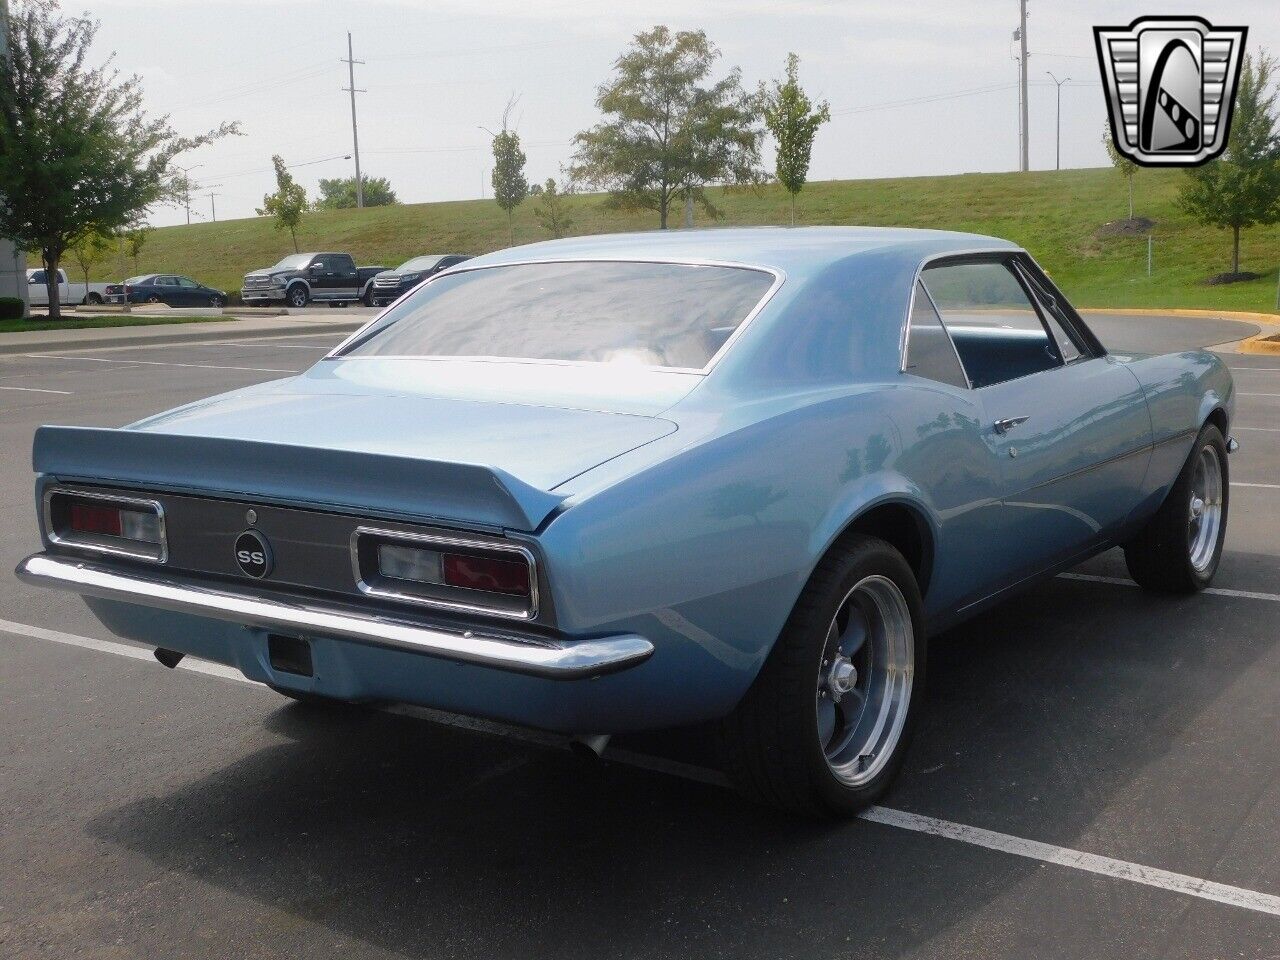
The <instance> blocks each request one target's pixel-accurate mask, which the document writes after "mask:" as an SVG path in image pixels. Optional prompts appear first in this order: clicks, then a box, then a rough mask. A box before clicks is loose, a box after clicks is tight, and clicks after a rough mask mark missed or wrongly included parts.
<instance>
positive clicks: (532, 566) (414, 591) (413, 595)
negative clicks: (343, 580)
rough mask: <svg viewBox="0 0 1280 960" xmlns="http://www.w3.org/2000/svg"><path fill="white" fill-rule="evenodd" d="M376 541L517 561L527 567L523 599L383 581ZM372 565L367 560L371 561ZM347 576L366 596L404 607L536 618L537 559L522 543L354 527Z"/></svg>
mask: <svg viewBox="0 0 1280 960" xmlns="http://www.w3.org/2000/svg"><path fill="white" fill-rule="evenodd" d="M379 543H393V544H403V545H406V546H415V545H416V546H421V547H433V548H437V549H439V550H440V552H442V553H463V554H474V555H476V556H479V557H486V556H488V557H492V558H494V559H502V560H511V559H517V558H518V559H521V560H523V561H524V562H525V564H526V565H527V566H528V568H529V595H528V596H527V597H524V596H518V595H514V594H501V593H496V592H495V593H489V592H488V591H483V590H471V589H467V588H465V587H455V586H450V585H448V584H439V585H430V584H426V583H425V582H424V583H422V584H420V585H419V586H416V587H415V585H414V584H415V581H409V580H399V579H395V580H393V579H391V578H388V577H383V576H382V574H381V573H380V572H379V571H378V569H377V566H376V550H377V545H378V544H379ZM371 561H373V562H371ZM351 572H352V575H353V576H354V578H355V583H356V588H357V589H358V590H359V591H360V592H361V593H363V594H365V595H367V596H370V597H378V598H380V599H383V600H391V601H395V602H397V603H410V604H415V605H418V606H423V607H432V608H435V609H438V610H452V611H454V612H457V613H476V614H483V615H484V616H490V617H501V618H503V619H507V620H535V619H537V616H538V560H537V557H536V556H535V555H534V553H533V551H532V550H530V549H529V548H528V547H525V546H523V545H522V544H518V543H512V542H510V541H502V540H496V539H495V540H478V539H473V538H468V537H456V536H449V535H446V534H438V533H419V532H412V531H406V530H389V529H386V528H384V527H373V526H359V527H357V528H356V529H355V530H354V531H353V532H352V534H351Z"/></svg>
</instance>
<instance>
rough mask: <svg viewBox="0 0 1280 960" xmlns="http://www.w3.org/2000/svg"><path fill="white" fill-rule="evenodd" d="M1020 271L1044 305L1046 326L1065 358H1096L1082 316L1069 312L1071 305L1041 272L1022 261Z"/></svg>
mask: <svg viewBox="0 0 1280 960" xmlns="http://www.w3.org/2000/svg"><path fill="white" fill-rule="evenodd" d="M1018 272H1019V273H1020V274H1021V275H1022V277H1023V279H1024V280H1025V281H1026V282H1027V286H1029V287H1030V288H1031V290H1032V292H1033V293H1034V294H1035V298H1036V302H1037V303H1039V304H1040V308H1041V313H1042V314H1043V315H1044V322H1045V325H1046V326H1048V328H1049V332H1050V333H1051V334H1052V335H1053V339H1054V342H1055V343H1057V345H1058V352H1059V353H1060V354H1061V355H1062V359H1063V361H1064V362H1066V363H1072V362H1074V361H1076V360H1079V359H1081V358H1083V357H1092V356H1093V355H1094V350H1093V347H1092V346H1091V345H1090V344H1089V342H1088V341H1087V340H1086V339H1085V338H1084V336H1083V335H1082V334H1081V333H1080V331H1079V328H1078V326H1077V324H1078V323H1079V322H1080V318H1079V317H1078V316H1076V317H1074V318H1073V316H1072V315H1071V314H1069V313H1068V312H1067V311H1068V309H1069V308H1067V307H1065V306H1064V305H1063V303H1062V302H1061V300H1060V299H1059V297H1058V296H1056V295H1055V294H1054V293H1053V292H1052V291H1050V289H1049V286H1050V285H1049V284H1047V282H1046V281H1044V280H1043V279H1042V278H1041V277H1040V276H1039V275H1038V271H1037V270H1035V269H1031V268H1029V266H1028V265H1027V264H1025V263H1022V262H1021V261H1019V263H1018Z"/></svg>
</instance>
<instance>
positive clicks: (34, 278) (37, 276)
mask: <svg viewBox="0 0 1280 960" xmlns="http://www.w3.org/2000/svg"><path fill="white" fill-rule="evenodd" d="M44 282H45V280H44V271H43V270H37V271H36V272H35V273H33V274H31V279H30V280H28V281H27V283H39V284H43V283H44Z"/></svg>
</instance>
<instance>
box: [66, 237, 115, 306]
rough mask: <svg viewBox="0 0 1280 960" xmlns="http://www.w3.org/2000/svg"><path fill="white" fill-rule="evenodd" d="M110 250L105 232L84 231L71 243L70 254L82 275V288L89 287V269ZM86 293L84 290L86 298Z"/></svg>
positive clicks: (100, 260) (108, 239)
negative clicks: (83, 233) (82, 234)
mask: <svg viewBox="0 0 1280 960" xmlns="http://www.w3.org/2000/svg"><path fill="white" fill-rule="evenodd" d="M110 250H111V238H110V237H108V236H106V235H105V234H101V233H97V232H93V233H86V234H85V235H84V236H82V237H80V238H78V239H77V240H76V242H75V243H73V244H72V245H71V256H72V258H73V259H74V260H75V262H76V266H78V267H79V268H80V272H81V273H82V274H83V275H84V288H85V290H86V291H88V289H89V271H90V270H92V269H93V268H94V267H95V266H97V265H98V264H99V263H101V262H102V261H103V260H104V259H106V256H107V254H108V253H109V252H110ZM87 298H88V294H87V292H86V299H87Z"/></svg>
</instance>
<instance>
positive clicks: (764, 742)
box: [721, 535, 926, 817]
mask: <svg viewBox="0 0 1280 960" xmlns="http://www.w3.org/2000/svg"><path fill="white" fill-rule="evenodd" d="M886 581H887V582H888V584H891V585H892V587H893V588H895V590H896V593H897V595H898V597H899V598H900V599H901V601H902V604H901V607H900V608H899V609H900V612H901V616H900V617H898V618H897V620H896V622H897V623H899V624H900V625H904V627H903V629H904V630H905V631H906V633H907V645H908V647H909V648H910V649H911V651H912V654H911V662H910V663H909V664H908V669H906V670H903V671H901V672H900V673H899V674H897V676H898V677H899V678H900V679H899V682H900V683H905V690H906V695H905V698H904V699H903V701H902V706H901V708H900V709H899V711H898V713H895V714H894V716H895V717H898V718H899V719H898V722H896V723H884V724H883V726H884V728H886V729H888V728H890V727H892V728H894V729H896V730H897V731H898V733H897V734H896V740H895V741H892V742H886V744H885V745H884V749H883V751H882V752H880V753H877V754H874V755H873V754H870V753H868V754H865V755H862V756H859V757H858V759H857V761H856V766H855V767H854V769H853V770H851V771H848V770H847V771H846V774H848V775H849V779H853V780H858V778H860V777H862V776H863V772H862V771H863V766H862V765H863V762H864V761H865V760H866V759H867V758H872V757H873V759H872V761H871V764H872V768H873V770H874V772H873V773H871V775H870V776H869V778H867V779H864V780H860V781H859V782H856V783H851V782H848V781H847V779H846V777H845V776H842V775H841V774H839V773H837V772H836V770H835V769H834V761H829V760H828V756H827V746H824V743H823V742H822V740H821V735H820V732H819V722H820V715H821V711H822V710H823V709H824V708H827V707H825V706H824V705H820V701H821V700H822V699H824V698H828V699H829V698H831V697H832V696H834V694H833V693H828V692H826V690H828V689H829V688H827V687H824V682H823V681H824V680H825V679H827V678H828V677H829V676H830V674H831V670H830V667H829V664H830V663H831V660H830V659H824V658H825V657H827V655H828V653H829V652H830V650H831V646H830V643H831V635H830V634H829V631H830V629H831V628H832V627H833V626H836V625H837V624H838V615H839V614H842V613H843V612H844V611H845V610H846V605H847V604H848V603H850V602H851V599H852V598H853V597H854V596H855V595H856V594H858V592H859V590H861V589H862V588H863V585H864V584H868V583H875V584H876V585H877V587H878V588H879V589H885V590H888V588H887V586H886V585H885V582H886ZM835 639H836V641H837V642H838V641H839V637H838V636H837V637H836V638H835ZM877 646H878V641H874V642H873V641H866V642H864V643H863V648H864V649H866V648H876V647H877ZM925 653H926V641H925V633H924V626H923V614H922V607H921V600H920V589H919V587H918V585H917V583H916V578H915V575H914V574H913V573H912V571H911V567H910V566H909V565H908V564H907V562H906V560H905V559H903V556H902V554H900V553H899V552H898V551H897V550H895V549H894V548H893V547H892V546H890V545H889V544H888V543H886V542H884V541H883V540H879V539H877V538H875V537H867V536H861V535H853V536H849V537H847V538H846V539H845V540H844V541H843V542H841V543H840V544H838V545H837V546H836V547H834V548H833V549H832V550H831V551H830V552H829V553H828V554H827V556H826V557H824V558H823V560H822V561H821V563H819V564H818V567H817V569H816V570H815V571H814V572H813V575H812V577H810V579H809V583H808V584H807V585H806V586H805V588H804V591H803V592H802V593H801V595H800V599H799V600H797V601H796V605H795V608H794V609H793V610H792V612H791V616H790V617H789V618H788V620H787V623H786V626H785V627H784V628H783V630H782V633H781V635H780V636H779V637H778V641H777V643H776V644H775V645H774V648H773V651H772V652H771V653H770V654H769V658H768V660H766V661H765V665H764V667H763V668H762V669H761V671H760V675H759V676H758V677H757V678H756V680H755V683H754V684H752V686H751V689H750V690H749V691H748V692H747V695H746V696H745V697H744V698H743V700H742V702H741V703H740V704H739V705H738V707H737V709H736V710H735V711H734V712H733V714H731V715H730V716H729V717H728V718H727V719H725V720H724V721H723V722H722V723H721V743H722V746H723V761H724V766H725V772H726V773H727V774H728V775H729V778H730V779H731V780H732V781H733V782H734V784H735V785H736V786H737V787H738V788H739V790H740V791H742V792H743V793H744V794H745V795H746V796H747V797H749V798H751V799H753V800H756V801H759V802H763V803H766V804H769V805H771V806H776V807H780V808H782V809H784V810H788V811H792V812H795V813H800V814H803V815H807V816H828V817H829V816H840V817H848V816H852V815H854V814H856V813H857V812H858V811H859V810H862V809H863V808H865V807H867V806H869V805H870V804H872V803H874V802H875V801H876V800H878V799H879V798H880V797H881V796H882V795H883V794H884V792H885V791H886V790H887V789H888V788H889V785H890V784H891V783H892V782H893V779H894V777H896V776H897V773H898V771H899V769H900V768H901V766H902V763H903V760H904V758H905V756H906V752H907V748H908V746H909V744H910V741H911V734H912V731H913V729H914V727H915V723H916V719H917V718H918V716H919V714H920V711H921V703H922V700H923V697H922V694H923V691H924V667H925V660H926V657H925ZM873 654H874V649H872V653H871V654H868V655H873ZM855 675H856V674H855ZM873 676H874V671H873V670H871V669H868V670H866V671H865V679H866V681H870V679H871V678H872V677H873ZM903 678H905V679H903ZM859 682H863V681H862V680H859ZM846 696H847V694H846ZM836 699H837V700H838V699H839V697H836ZM855 702H857V701H855ZM861 702H863V703H866V702H867V701H866V700H862V701H861ZM863 709H866V708H865V707H864V708H863ZM877 715H878V714H877ZM870 719H872V720H874V717H871V718H870ZM857 726H860V724H858V725H857ZM875 729H878V727H876V728H875ZM828 746H829V745H828ZM868 772H870V771H868Z"/></svg>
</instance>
